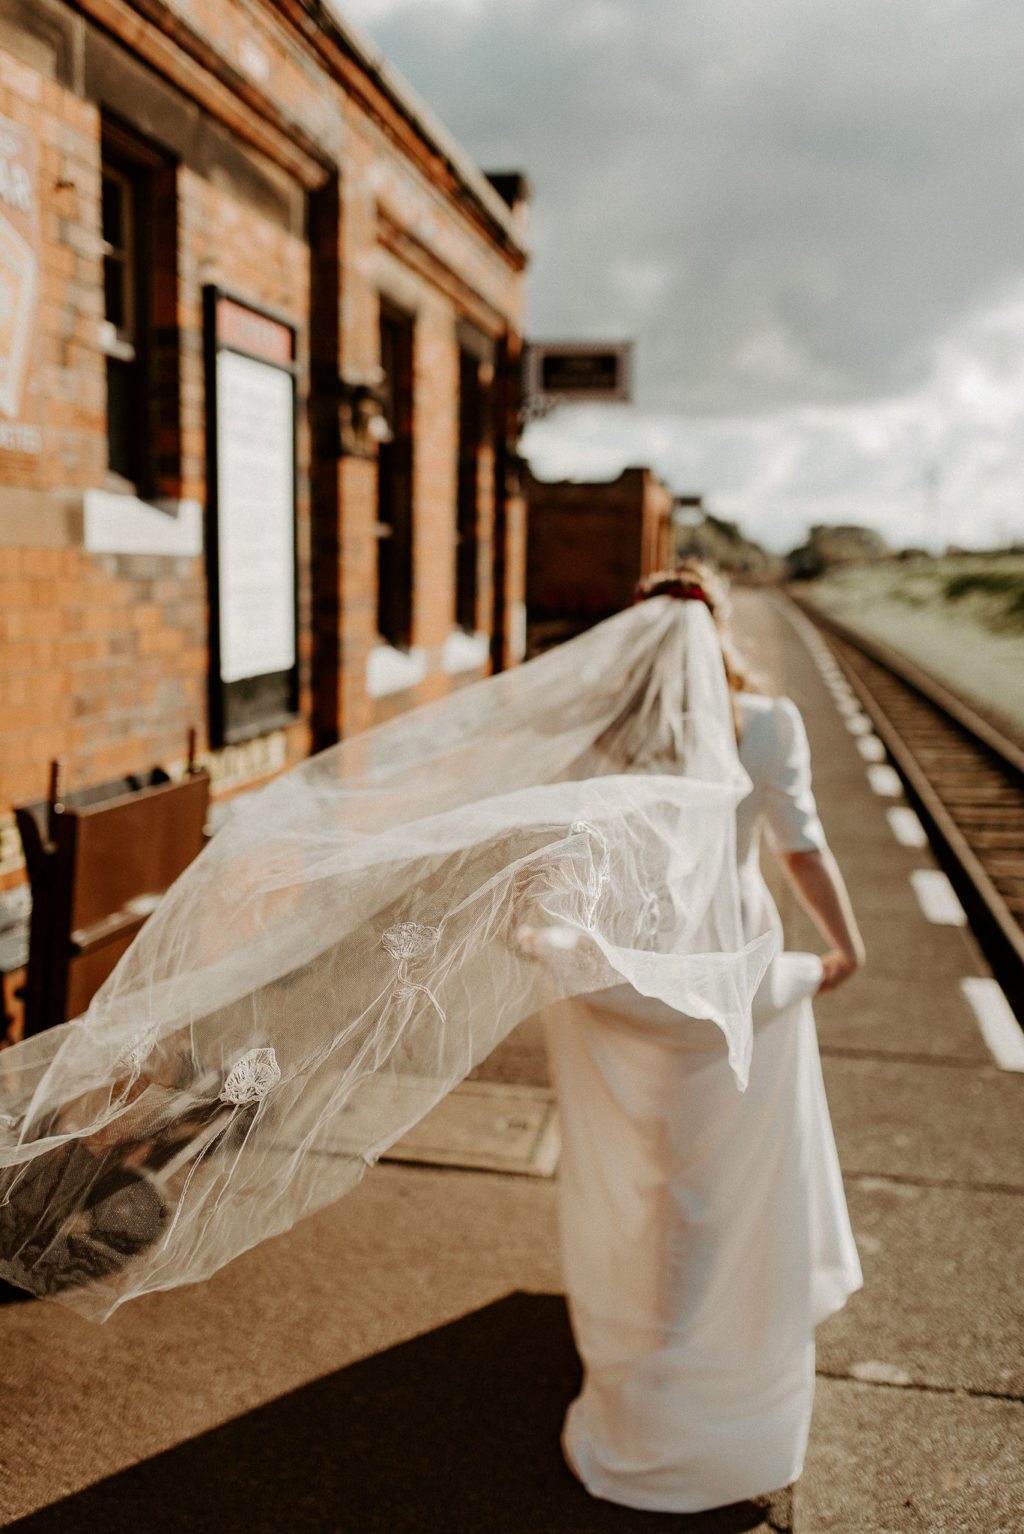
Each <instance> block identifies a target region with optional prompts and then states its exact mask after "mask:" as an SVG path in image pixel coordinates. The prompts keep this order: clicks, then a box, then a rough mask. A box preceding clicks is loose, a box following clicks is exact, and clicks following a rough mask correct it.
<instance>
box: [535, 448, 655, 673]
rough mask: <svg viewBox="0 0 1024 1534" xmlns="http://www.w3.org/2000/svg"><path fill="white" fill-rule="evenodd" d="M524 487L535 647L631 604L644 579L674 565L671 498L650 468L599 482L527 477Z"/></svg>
mask: <svg viewBox="0 0 1024 1534" xmlns="http://www.w3.org/2000/svg"><path fill="white" fill-rule="evenodd" d="M524 490H525V494H526V499H527V506H528V523H529V537H528V541H527V575H526V605H527V613H528V621H529V629H530V645H531V648H533V649H539V648H543V646H544V645H545V644H549V643H551V642H553V641H554V640H556V639H559V638H564V637H565V635H566V634H569V633H574V632H578V631H580V630H582V629H584V628H587V627H588V626H589V625H591V624H593V623H597V622H599V621H600V620H601V619H602V618H606V617H608V616H610V614H612V613H614V612H618V611H620V609H621V608H623V607H628V606H629V604H630V602H631V601H632V600H633V594H634V592H635V590H636V585H637V582H638V581H639V580H640V579H641V577H642V576H645V575H649V574H651V573H652V572H653V571H655V570H661V569H664V568H665V566H666V565H667V564H669V563H670V560H671V556H672V509H673V495H672V492H671V490H669V488H668V486H667V485H664V484H663V483H662V482H661V480H659V479H658V477H657V475H656V474H654V473H653V472H652V470H650V469H647V468H630V469H624V470H623V472H622V473H621V474H620V475H619V476H618V478H617V479H613V480H605V481H599V482H579V481H576V480H559V481H553V482H548V481H545V480H541V479H537V478H535V477H534V476H533V475H532V474H529V473H527V474H526V475H525V477H524Z"/></svg>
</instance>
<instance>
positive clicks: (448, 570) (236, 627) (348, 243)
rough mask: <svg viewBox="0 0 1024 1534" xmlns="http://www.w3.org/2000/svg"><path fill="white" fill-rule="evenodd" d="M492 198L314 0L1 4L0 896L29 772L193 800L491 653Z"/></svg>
mask: <svg viewBox="0 0 1024 1534" xmlns="http://www.w3.org/2000/svg"><path fill="white" fill-rule="evenodd" d="M525 195H526V194H525V187H524V182H523V178H522V177H521V176H519V175H517V174H506V175H502V176H498V177H495V178H494V180H493V181H491V180H489V179H488V178H487V177H486V176H485V175H484V174H483V173H482V172H481V171H479V170H478V169H477V168H476V167H475V166H474V165H473V164H472V163H470V161H469V160H468V159H467V157H466V156H465V154H464V153H463V152H462V151H461V150H460V148H459V147H458V145H457V144H455V143H454V142H453V141H452V140H451V139H450V137H449V136H448V135H447V133H446V132H445V130H444V129H443V128H442V127H441V126H440V124H439V123H438V122H437V121H436V120H435V119H434V118H433V116H432V115H431V114H430V113H429V112H428V111H427V109H426V108H424V107H423V105H422V104H421V103H420V102H419V101H418V100H417V99H416V98H415V97H414V95H413V93H412V92H411V91H410V90H409V88H408V87H407V86H406V85H405V84H404V82H402V81H401V80H400V79H399V77H398V76H397V75H396V74H395V73H394V72H393V71H392V70H391V69H390V67H389V66H388V65H387V63H386V62H385V61H384V60H383V59H382V58H381V57H380V56H379V55H378V54H377V53H376V51H375V50H374V49H373V48H372V47H371V46H370V45H369V44H368V43H366V42H365V41H364V40H363V39H361V38H360V37H359V35H358V34H356V33H354V32H353V31H352V29H351V28H350V27H349V26H348V25H347V24H346V22H345V20H344V17H343V14H342V12H341V11H339V10H338V8H337V6H336V4H335V0H203V3H202V4H201V5H199V4H195V3H192V0H74V3H65V0H3V5H2V8H0V508H2V515H0V890H3V889H9V888H10V887H11V886H12V884H14V883H17V882H18V881H19V880H20V879H22V878H23V873H22V871H21V868H20V857H19V852H20V849H19V845H18V837H17V833H16V831H15V827H14V822H13V819H12V817H11V815H10V807H11V806H12V805H15V804H18V803H20V802H23V801H26V800H32V799H38V798H40V797H42V796H43V795H44V793H45V791H46V773H47V764H48V762H49V760H50V759H52V758H64V759H65V760H66V763H67V772H66V777H67V782H68V784H69V786H71V787H75V786H78V785H85V784H89V783H97V782H100V781H103V780H106V779H110V778H112V777H116V776H118V775H121V774H125V773H133V772H137V771H139V770H141V769H145V768H147V767H148V766H150V765H151V764H154V763H161V764H163V765H164V766H167V767H169V768H171V769H174V768H175V766H177V765H179V764H180V763H181V761H182V758H183V754H184V751H185V742H186V738H187V733H188V730H189V728H190V727H194V728H195V729H196V730H197V732H198V737H199V751H200V759H201V760H202V761H203V762H204V763H206V764H207V765H208V766H209V769H210V772H211V776H212V778H213V785H214V793H215V795H216V794H218V793H220V794H225V793H228V792H230V791H232V790H234V789H237V788H239V787H242V786H244V785H246V784H250V783H254V782H257V781H259V780H260V779H262V778H266V777H269V776H271V775H272V774H273V773H275V772H276V771H278V770H280V769H281V768H283V767H285V766H287V765H288V764H290V763H293V762H295V761H297V760H299V759H301V758H302V757H304V756H305V755H306V754H307V753H308V752H309V751H310V750H311V749H316V748H319V747H322V746H325V745H328V744H330V743H331V742H333V741H335V740H337V739H339V738H340V737H342V736H346V735H350V734H352V733H353V732H355V731H358V730H361V729H363V728H365V727H366V726H369V725H371V724H373V723H374V722H375V721H377V720H379V719H381V718H384V717H387V716H388V715H389V714H390V713H393V712H394V711H395V710H396V709H398V708H402V707H406V706H409V705H410V704H412V703H416V702H420V701H424V700H426V699H429V698H433V697H436V696H439V695H440V694H442V693H443V692H445V691H446V690H448V689H449V688H450V687H452V686H456V685H459V684H460V683H461V682H463V681H465V680H467V679H473V678H475V677H478V676H481V675H484V674H486V673H487V672H488V671H489V670H491V669H492V668H501V667H504V666H506V665H509V664H512V663H514V662H515V661H516V660H518V659H519V658H521V656H522V653H523V633H524V614H525V609H524V597H525V524H524V508H523V501H522V497H521V494H520V491H519V487H518V482H517V479H516V473H517V468H518V460H517V458H516V434H517V407H518V394H519V358H520V350H521V333H522V313H523V298H524V268H525V263H526V252H525V236H524V220H525V212H526V210H525Z"/></svg>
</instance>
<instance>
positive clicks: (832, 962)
mask: <svg viewBox="0 0 1024 1534" xmlns="http://www.w3.org/2000/svg"><path fill="white" fill-rule="evenodd" d="M782 862H783V865H784V866H785V869H786V872H787V874H788V875H789V879H790V882H791V883H792V885H793V888H794V889H795V890H796V892H797V895H798V896H799V897H800V902H801V904H802V905H803V907H804V909H805V910H806V911H807V913H808V915H809V916H810V918H811V920H812V921H813V922H814V924H815V926H816V927H817V928H818V931H819V932H820V933H821V935H822V937H824V938H825V939H826V941H827V942H829V943H831V944H832V947H831V949H830V950H829V951H828V952H827V953H825V954H823V955H822V964H823V965H824V967H825V978H824V979H823V980H822V982H821V986H820V987H819V989H820V990H822V991H834V990H835V988H836V986H837V985H841V984H842V983H843V981H844V980H848V979H849V978H850V976H851V975H852V974H853V973H854V971H855V970H857V969H859V968H860V966H861V965H862V964H863V963H864V940H863V938H862V937H861V935H860V930H859V928H858V926H857V919H856V917H855V916H854V914H853V907H852V906H851V904H850V897H849V894H848V893H847V889H846V884H845V883H844V881H843V876H842V874H841V873H840V872H839V866H838V864H837V863H836V860H835V858H834V857H833V856H832V854H831V852H829V850H828V849H827V848H825V849H824V850H823V851H821V852H818V851H807V852H785V853H783V854H782Z"/></svg>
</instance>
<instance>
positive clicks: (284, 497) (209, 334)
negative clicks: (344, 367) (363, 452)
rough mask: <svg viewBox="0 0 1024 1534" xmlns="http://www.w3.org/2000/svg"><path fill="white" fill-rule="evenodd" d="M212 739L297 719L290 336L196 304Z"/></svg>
mask: <svg viewBox="0 0 1024 1534" xmlns="http://www.w3.org/2000/svg"><path fill="white" fill-rule="evenodd" d="M204 301H205V314H204V330H205V338H206V378H207V440H208V459H207V462H208V464H209V466H210V468H209V474H208V489H207V500H208V506H209V526H208V533H207V550H208V560H209V576H210V739H211V743H212V744H214V745H218V746H221V745H232V744H235V743H236V742H238V741H241V740H247V739H251V738H252V737H253V736H255V735H264V734H266V733H268V732H269V731H270V730H274V729H278V728H279V727H280V726H281V725H282V724H285V723H287V722H288V721H289V720H291V719H294V718H295V716H296V710H297V708H298V649H297V644H296V631H297V599H296V591H297V586H296V572H297V561H296V545H295V517H296V473H295V341H296V337H295V330H294V327H293V326H291V325H289V324H286V323H285V322H283V321H282V320H280V319H277V318H276V317H274V316H272V315H269V314H266V313H265V312H263V311H262V310H260V309H258V308H255V307H253V306H252V305H251V304H248V303H245V302H243V301H241V300H239V299H237V298H235V297H233V296H232V295H230V294H228V293H225V292H223V291H222V290H220V289H218V288H215V287H208V288H207V289H206V290H205V293H204Z"/></svg>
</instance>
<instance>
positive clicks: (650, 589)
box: [636, 559, 764, 692]
mask: <svg viewBox="0 0 1024 1534" xmlns="http://www.w3.org/2000/svg"><path fill="white" fill-rule="evenodd" d="M661 596H666V597H674V598H675V599H676V600H677V601H682V602H703V603H704V605H705V607H706V608H707V609H708V611H709V612H710V614H711V616H712V618H713V619H714V620H715V628H716V629H717V631H718V642H719V644H720V645H721V647H722V660H723V661H724V663H725V675H726V680H727V681H728V683H729V690H730V691H731V692H763V691H764V688H763V686H762V685H761V683H760V682H759V680H758V678H757V677H756V676H754V674H753V673H752V672H751V670H750V667H749V665H748V664H747V662H746V660H745V659H744V657H743V655H742V654H741V653H740V651H739V649H738V647H737V645H736V641H735V640H734V638H733V636H732V629H731V628H730V625H729V619H730V618H731V616H732V602H731V601H730V599H729V583H728V581H727V580H726V578H725V576H724V575H722V573H721V571H719V570H716V569H715V568H714V566H713V565H709V564H707V563H705V561H704V560H702V559H681V560H680V561H679V562H678V564H675V565H673V567H672V569H671V570H656V571H655V572H654V574H653V575H647V576H645V577H644V578H643V580H642V581H641V582H640V584H639V585H638V586H637V588H636V601H638V602H644V601H646V600H647V598H648V597H661Z"/></svg>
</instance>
